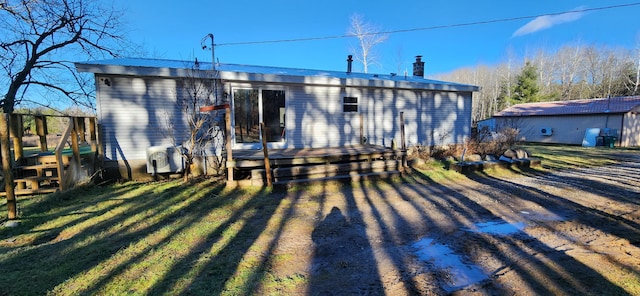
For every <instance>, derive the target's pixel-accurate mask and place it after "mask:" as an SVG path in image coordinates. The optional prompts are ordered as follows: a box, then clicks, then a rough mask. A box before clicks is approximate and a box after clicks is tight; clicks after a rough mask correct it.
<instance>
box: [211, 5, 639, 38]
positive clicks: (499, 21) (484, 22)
mask: <svg viewBox="0 0 640 296" xmlns="http://www.w3.org/2000/svg"><path fill="white" fill-rule="evenodd" d="M637 5H640V2H636V3H629V4H619V5H610V6H602V7H595V8H584V9H576V10H569V11H563V12H554V13H545V14H538V15H529V16H519V17H512V18H504V19H496V20H487V21H477V22H470V23H460V24H451V25H439V26H432V27H422V28H412V29H400V30H391V31H381V32H373V33H367V34H363V35H378V34H395V33H406V32H414V31H428V30H437V29H447V28H456V27H468V26H476V25H485V24H493V23H504V22H511V21H517V20H523V19H532V18H537V17H543V16H555V15H561V14H567V13H579V12H589V11H596V10H607V9H614V8H622V7H629V6H637ZM357 36H358V35H355V34H347V35H335V36H324V37H308V38H293V39H278V40H263V41H244V42H228V43H218V44H216V46H229V45H251V44H265V43H284V42H302V41H316V40H328V39H340V38H351V37H357Z"/></svg>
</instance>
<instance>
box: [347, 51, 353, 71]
mask: <svg viewBox="0 0 640 296" xmlns="http://www.w3.org/2000/svg"><path fill="white" fill-rule="evenodd" d="M352 63H353V55H348V56H347V74H349V73H351V64H352Z"/></svg>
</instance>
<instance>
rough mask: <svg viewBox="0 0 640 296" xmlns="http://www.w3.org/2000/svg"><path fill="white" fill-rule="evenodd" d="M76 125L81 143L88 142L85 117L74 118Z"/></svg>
mask: <svg viewBox="0 0 640 296" xmlns="http://www.w3.org/2000/svg"><path fill="white" fill-rule="evenodd" d="M73 120H74V124H75V127H76V133H77V134H78V136H80V141H81V142H87V135H86V132H85V131H86V128H85V125H84V117H74V118H73Z"/></svg>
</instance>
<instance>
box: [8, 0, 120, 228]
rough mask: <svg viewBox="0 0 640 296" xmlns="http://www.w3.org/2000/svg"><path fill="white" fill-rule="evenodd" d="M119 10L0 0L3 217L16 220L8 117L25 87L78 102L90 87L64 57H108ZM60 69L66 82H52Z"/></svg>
mask: <svg viewBox="0 0 640 296" xmlns="http://www.w3.org/2000/svg"><path fill="white" fill-rule="evenodd" d="M120 16H121V14H120V13H119V12H118V11H116V10H114V9H113V8H112V7H102V6H100V2H99V1H94V0H47V1H45V0H24V1H19V0H0V67H1V68H2V71H4V73H3V75H2V76H0V91H3V92H4V96H3V97H2V100H0V105H1V106H2V111H3V116H0V145H1V146H2V165H3V171H4V175H5V190H6V193H7V208H8V210H9V219H14V218H16V200H15V192H14V191H13V177H12V176H11V153H10V148H9V122H8V116H9V114H11V113H12V112H13V110H14V108H15V106H16V105H17V104H19V103H20V102H21V101H22V100H23V98H25V97H27V94H28V92H29V91H32V90H34V89H37V88H44V89H49V90H55V91H56V92H58V93H59V94H61V95H62V96H63V97H66V98H68V99H70V100H71V101H72V102H74V103H81V102H82V100H83V99H85V98H87V95H88V94H90V93H91V91H90V90H87V89H85V88H84V87H83V86H85V85H86V84H85V82H86V80H85V79H84V78H83V77H82V76H80V75H78V74H77V73H76V72H75V71H74V68H73V66H72V64H71V63H70V61H68V60H67V58H68V57H73V58H75V59H77V58H78V56H85V57H88V58H94V57H96V56H103V55H111V56H114V55H115V54H116V52H115V51H114V50H113V48H115V47H116V46H115V44H116V43H117V42H118V41H123V40H124V38H123V37H122V36H121V35H118V34H120V33H122V31H121V29H120V25H121V24H120V22H119V19H120ZM60 71H63V72H65V73H68V74H69V75H70V76H69V77H71V80H72V81H71V82H73V83H71V84H63V83H61V82H60V81H58V80H57V78H58V77H61V75H59V74H52V73H59V72H60Z"/></svg>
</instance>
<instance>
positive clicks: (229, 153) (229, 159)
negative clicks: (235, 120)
mask: <svg viewBox="0 0 640 296" xmlns="http://www.w3.org/2000/svg"><path fill="white" fill-rule="evenodd" d="M224 126H225V131H226V132H225V138H226V141H225V145H226V149H227V164H226V166H227V182H233V166H232V165H231V164H232V163H233V152H232V150H231V106H229V105H227V107H226V109H225V110H224Z"/></svg>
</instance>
